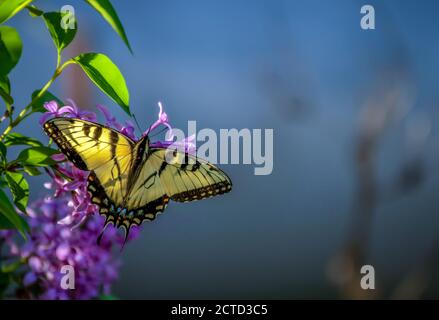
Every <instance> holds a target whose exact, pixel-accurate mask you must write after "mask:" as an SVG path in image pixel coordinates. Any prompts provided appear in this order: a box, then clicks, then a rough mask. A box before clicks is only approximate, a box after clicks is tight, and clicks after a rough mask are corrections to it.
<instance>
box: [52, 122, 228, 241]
mask: <svg viewBox="0 0 439 320" xmlns="http://www.w3.org/2000/svg"><path fill="white" fill-rule="evenodd" d="M44 130H45V132H46V133H47V134H48V135H49V136H50V137H51V138H53V140H54V141H55V143H56V144H57V145H58V147H59V148H60V150H61V152H63V153H64V155H65V156H66V157H67V159H69V160H70V161H71V162H73V164H74V165H75V166H76V167H78V168H79V169H81V170H86V171H90V174H89V176H88V187H87V189H88V191H89V193H90V197H91V202H92V203H94V204H96V205H97V206H98V207H99V212H100V214H101V215H103V216H105V217H106V221H105V226H107V225H108V224H113V225H114V226H116V227H121V228H123V229H125V231H126V236H127V235H128V232H129V230H130V228H131V227H132V226H133V225H136V226H140V225H141V224H142V223H143V222H144V221H145V220H148V221H152V220H154V219H155V218H156V216H157V214H159V213H161V212H163V211H164V210H165V208H166V206H167V204H168V202H169V200H173V201H178V202H187V201H193V200H199V199H204V198H208V197H211V196H215V195H218V194H223V193H226V192H229V191H230V190H231V186H232V183H231V180H230V178H229V177H228V176H227V175H226V174H225V173H224V172H223V171H221V170H220V169H218V168H217V167H215V166H213V165H212V164H210V163H208V162H207V161H204V160H201V159H199V158H197V157H195V156H193V155H190V154H187V153H185V152H182V151H179V150H177V149H174V150H168V149H165V148H155V147H151V146H150V142H149V138H148V136H144V137H143V138H142V139H140V140H139V141H137V142H135V141H133V140H132V139H130V138H129V137H127V136H125V135H123V134H122V133H120V132H118V131H116V130H113V129H111V128H108V127H105V126H102V125H100V124H97V123H94V122H90V121H85V120H81V119H75V118H54V119H51V120H49V121H47V122H46V123H45V124H44Z"/></svg>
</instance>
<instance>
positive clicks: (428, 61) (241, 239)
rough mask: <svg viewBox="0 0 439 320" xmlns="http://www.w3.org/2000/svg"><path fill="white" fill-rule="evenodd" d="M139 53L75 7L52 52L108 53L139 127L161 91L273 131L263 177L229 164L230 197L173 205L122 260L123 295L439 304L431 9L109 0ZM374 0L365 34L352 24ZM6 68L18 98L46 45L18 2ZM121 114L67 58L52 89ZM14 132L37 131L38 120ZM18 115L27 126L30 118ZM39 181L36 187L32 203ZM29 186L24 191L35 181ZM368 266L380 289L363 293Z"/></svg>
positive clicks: (60, 1) (234, 121) (183, 111)
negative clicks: (16, 50) (11, 65)
mask: <svg viewBox="0 0 439 320" xmlns="http://www.w3.org/2000/svg"><path fill="white" fill-rule="evenodd" d="M112 3H113V5H114V6H115V8H116V9H117V11H118V13H119V16H120V17H121V20H122V23H123V25H124V27H125V30H126V32H127V35H128V38H129V40H130V42H131V45H132V47H133V51H134V54H133V55H131V54H130V52H129V51H128V50H127V49H126V47H125V46H124V45H123V43H122V41H121V40H120V38H119V37H117V35H116V34H115V33H114V32H113V30H111V28H110V27H109V26H108V25H107V24H106V23H105V21H104V20H103V19H102V18H101V17H99V16H98V15H97V14H96V13H95V12H94V11H93V10H92V9H91V8H90V7H88V6H87V5H85V4H84V3H83V1H69V2H67V1H65V0H50V1H38V3H37V4H38V5H39V6H40V7H41V8H42V9H44V10H58V9H59V8H61V6H63V5H65V4H70V5H73V6H74V8H75V13H76V17H77V19H78V25H79V29H78V34H77V36H76V39H75V41H74V43H73V44H72V46H71V47H72V48H70V49H69V50H67V52H65V53H64V58H68V57H70V56H73V55H75V54H76V53H79V52H84V51H94V52H102V53H105V54H107V55H108V56H109V57H110V58H111V59H112V60H113V61H114V62H115V63H116V64H117V65H118V66H119V68H120V70H121V71H122V73H123V74H124V76H125V79H126V81H127V84H128V87H129V89H130V96H131V110H132V111H133V113H135V114H136V116H137V119H138V120H139V122H140V123H141V126H143V129H146V128H147V127H148V126H149V125H150V124H151V123H152V122H153V121H155V119H156V115H157V111H158V109H157V106H156V103H157V101H159V100H160V101H162V102H163V103H164V105H165V109H166V112H167V113H168V115H169V117H170V120H171V123H172V124H173V125H174V126H176V127H179V128H182V129H185V128H186V125H187V124H186V121H187V120H196V121H197V124H198V128H200V129H201V128H212V129H215V130H219V129H220V128H238V129H240V128H250V129H252V128H262V129H264V128H273V129H274V170H273V173H272V174H271V175H268V176H255V175H254V174H253V166H251V165H224V166H222V168H223V169H224V170H225V171H227V172H228V173H229V174H230V176H231V177H232V179H233V182H234V190H233V192H232V193H230V194H228V195H226V196H223V197H218V198H214V199H210V200H206V201H200V202H195V203H189V204H178V203H172V204H171V205H170V206H169V207H168V209H167V212H166V213H165V214H163V215H161V216H159V218H158V219H157V220H156V221H155V222H154V223H150V224H145V225H144V228H143V231H142V233H141V236H140V238H139V239H138V240H136V241H135V242H133V243H131V244H129V245H128V246H126V247H125V249H124V250H123V251H122V252H121V253H120V254H121V256H122V261H123V265H122V267H121V273H120V278H119V280H118V282H117V283H116V284H115V286H114V293H115V295H117V296H118V297H121V298H135V299H143V298H146V299H160V298H178V299H191V298H205V299H210V298H226V299H229V298H230V299H231V298H241V299H253V298H264V299H267V298H270V299H271V298H278V299H287V298H357V297H380V298H393V297H409V298H439V281H438V279H439V277H438V276H439V274H438V270H439V268H438V267H439V261H438V257H439V238H438V232H439V214H438V213H439V198H438V192H439V191H438V190H439V174H438V170H439V165H438V160H439V132H438V129H437V124H438V121H439V113H438V103H439V91H438V80H439V79H438V74H439V63H438V57H439V38H438V37H439V34H438V30H439V20H438V19H437V17H438V15H439V2H438V1H434V0H431V1H427V0H422V1H415V0H398V1H396V0H385V1H384V0H383V1H372V0H369V1H367V2H365V1H360V0H358V1H357V0H334V1H323V0H319V1H317V0H306V1H305V0H300V1H299V0H275V1H268V0H265V1H264V0H252V1H249V0H245V1H244V0H233V1H232V0H222V1H218V0H216V1H214V0H207V1H206V0H198V1H196V0H186V1H178V0H174V1H168V0H165V1H163V0H160V1H158V0H154V1H150V0H148V1H140V0H132V1H121V0H119V1H117V0H114V1H112ZM364 4H371V5H373V6H374V7H375V11H376V30H369V31H364V30H362V29H361V28H360V19H361V17H362V15H361V14H360V8H361V6H362V5H364ZM8 24H10V25H12V26H14V27H16V28H17V29H18V31H19V33H20V35H21V37H22V39H23V43H24V48H23V55H22V58H21V62H20V63H19V64H18V66H17V68H16V69H15V70H14V72H13V73H12V74H11V82H12V83H14V84H19V85H16V86H15V87H14V88H13V93H14V97H16V105H17V106H22V105H25V104H27V103H28V102H29V98H30V97H29V94H30V93H31V92H33V91H34V90H35V89H37V88H39V87H41V86H42V85H43V83H44V81H46V80H44V79H49V78H50V76H51V74H52V72H53V68H54V65H55V61H56V51H55V49H54V47H53V43H52V42H51V39H50V37H48V36H47V30H46V29H45V26H44V24H43V23H42V22H41V21H39V20H38V19H30V18H29V17H28V16H27V13H26V12H25V11H23V12H21V13H20V14H19V15H18V16H16V17H15V18H14V19H12V20H11V21H10V22H9V23H8ZM51 91H52V92H53V93H55V94H56V95H57V96H59V97H60V98H62V99H65V98H73V99H74V100H75V101H76V102H77V104H78V105H79V106H81V107H82V108H88V109H91V110H93V109H94V108H95V105H96V104H97V103H101V104H106V105H107V106H109V107H110V109H111V110H112V112H113V113H114V114H116V115H117V116H118V118H119V119H120V120H124V119H126V116H125V115H124V114H123V112H122V111H121V110H119V107H118V106H117V105H115V104H114V103H113V102H112V101H110V100H109V99H108V98H107V97H106V96H105V95H103V94H101V93H100V92H99V90H98V89H97V88H96V87H94V86H93V85H92V84H91V83H90V82H89V80H88V79H87V78H86V77H85V76H83V75H82V74H81V72H80V71H79V70H75V67H72V68H69V69H67V71H66V74H65V75H63V76H62V77H61V78H60V81H57V82H56V84H55V85H54V87H53V88H52V89H51ZM37 120H38V117H37V116H33V121H34V123H35V125H34V126H21V127H19V128H17V132H21V133H23V134H27V135H31V136H35V137H39V138H40V137H43V133H42V130H41V128H40V127H39V126H38V125H36V124H37ZM27 123H30V121H28V122H27ZM42 182H44V178H40V177H36V178H33V179H32V180H31V183H32V185H33V187H34V189H33V190H35V191H34V192H33V194H32V195H31V196H32V197H33V198H34V199H36V198H38V197H41V196H43V195H44V191H43V190H42V188H41V185H42ZM31 190H32V189H31ZM364 264H370V265H373V266H374V267H375V273H376V290H375V291H364V290H361V289H360V280H359V277H360V276H361V275H360V273H359V270H360V267H361V266H362V265H364Z"/></svg>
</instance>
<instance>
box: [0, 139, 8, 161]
mask: <svg viewBox="0 0 439 320" xmlns="http://www.w3.org/2000/svg"><path fill="white" fill-rule="evenodd" d="M6 154H7V149H6V146H5V144H4V143H3V142H1V141H0V158H3V159H6Z"/></svg>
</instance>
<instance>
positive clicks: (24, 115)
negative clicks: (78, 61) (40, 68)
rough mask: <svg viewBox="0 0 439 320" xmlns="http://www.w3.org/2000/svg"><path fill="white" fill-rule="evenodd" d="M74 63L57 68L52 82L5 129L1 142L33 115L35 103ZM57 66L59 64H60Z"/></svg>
mask: <svg viewBox="0 0 439 320" xmlns="http://www.w3.org/2000/svg"><path fill="white" fill-rule="evenodd" d="M72 63H74V62H73V61H72V60H68V61H66V62H65V63H64V64H63V65H62V66H60V67H57V68H56V70H55V72H54V73H53V75H52V78H50V80H49V81H48V82H47V83H46V84H45V85H44V87H43V88H42V89H41V90H40V91H39V92H38V94H37V95H36V96H35V97H34V98H33V99H32V101H31V102H30V103H29V104H28V105H27V106H26V107H24V109H23V110H21V112H20V113H19V115H18V116H17V118H16V119H15V120H13V121H11V123H10V124H9V126H8V127H7V128H6V129H5V131H4V132H3V133H2V135H1V136H0V141H2V140H3V139H4V138H5V136H6V135H7V134H8V133H9V132H11V130H12V129H14V128H15V127H16V126H17V125H18V124H20V122H21V121H23V120H24V119H25V118H27V117H28V116H29V115H31V114H32V111H30V112H29V110H31V108H32V106H33V105H34V103H35V102H36V101H37V100H38V99H40V98H41V97H42V96H43V95H44V94H45V93H46V91H47V90H48V89H49V87H50V86H51V85H52V83H53V82H54V81H55V80H56V78H58V76H59V75H60V74H61V72H62V71H63V70H64V68H65V67H67V66H68V65H69V64H72ZM57 64H59V62H58V63H57Z"/></svg>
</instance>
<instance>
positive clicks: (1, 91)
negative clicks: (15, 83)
mask: <svg viewBox="0 0 439 320" xmlns="http://www.w3.org/2000/svg"><path fill="white" fill-rule="evenodd" d="M0 96H1V97H2V98H3V100H5V102H6V103H9V104H13V103H14V99H12V97H11V84H10V82H9V78H8V77H6V76H1V75H0Z"/></svg>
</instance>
